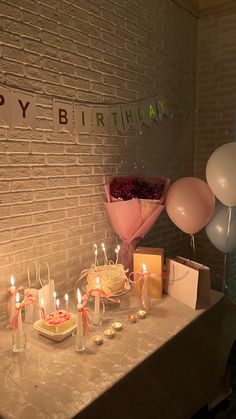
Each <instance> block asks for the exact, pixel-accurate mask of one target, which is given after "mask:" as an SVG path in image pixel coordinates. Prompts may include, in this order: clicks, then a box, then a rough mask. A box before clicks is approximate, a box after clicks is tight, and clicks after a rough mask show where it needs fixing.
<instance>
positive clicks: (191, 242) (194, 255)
mask: <svg viewBox="0 0 236 419" xmlns="http://www.w3.org/2000/svg"><path fill="white" fill-rule="evenodd" d="M190 245H191V247H192V249H193V258H194V260H196V247H195V238H194V235H193V234H190Z"/></svg>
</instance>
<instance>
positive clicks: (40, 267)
mask: <svg viewBox="0 0 236 419" xmlns="http://www.w3.org/2000/svg"><path fill="white" fill-rule="evenodd" d="M43 265H45V266H46V267H47V273H48V277H47V280H48V282H50V281H51V273H50V268H49V265H48V263H47V262H46V261H43V262H41V263H40V265H39V269H38V276H39V282H40V284H41V286H42V287H43V279H42V278H41V269H42V266H43Z"/></svg>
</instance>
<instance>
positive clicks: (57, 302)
mask: <svg viewBox="0 0 236 419" xmlns="http://www.w3.org/2000/svg"><path fill="white" fill-rule="evenodd" d="M59 306H60V300H59V298H57V299H56V308H59Z"/></svg>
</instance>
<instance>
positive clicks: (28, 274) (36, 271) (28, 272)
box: [27, 261, 41, 287]
mask: <svg viewBox="0 0 236 419" xmlns="http://www.w3.org/2000/svg"><path fill="white" fill-rule="evenodd" d="M32 265H33V266H34V268H35V279H36V282H37V281H39V282H40V284H41V281H40V279H39V268H38V264H37V262H35V261H34V262H31V263H30V264H29V265H28V268H27V277H28V285H29V287H30V286H31V281H30V267H31V266H32Z"/></svg>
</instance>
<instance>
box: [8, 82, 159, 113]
mask: <svg viewBox="0 0 236 419" xmlns="http://www.w3.org/2000/svg"><path fill="white" fill-rule="evenodd" d="M0 87H3V88H5V89H10V90H13V91H14V92H19V93H28V94H30V95H34V96H37V97H39V98H40V97H42V98H46V99H51V100H53V99H56V100H58V101H65V102H67V103H68V102H70V103H78V104H81V105H87V106H89V105H91V106H104V107H105V106H111V107H115V106H126V105H135V104H139V103H141V102H146V101H149V100H150V101H151V100H152V99H155V98H157V97H159V98H160V100H164V101H165V95H162V94H161V93H159V94H156V95H155V96H149V97H145V98H143V99H140V100H136V101H131V102H118V103H105V102H93V101H89V102H87V101H84V100H82V99H81V100H78V99H75V98H71V97H66V96H59V95H48V94H46V93H41V92H36V91H33V90H31V89H27V88H24V89H20V88H19V87H16V86H11V85H7V84H3V83H0ZM75 93H76V92H75ZM165 102H166V101H165Z"/></svg>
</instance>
